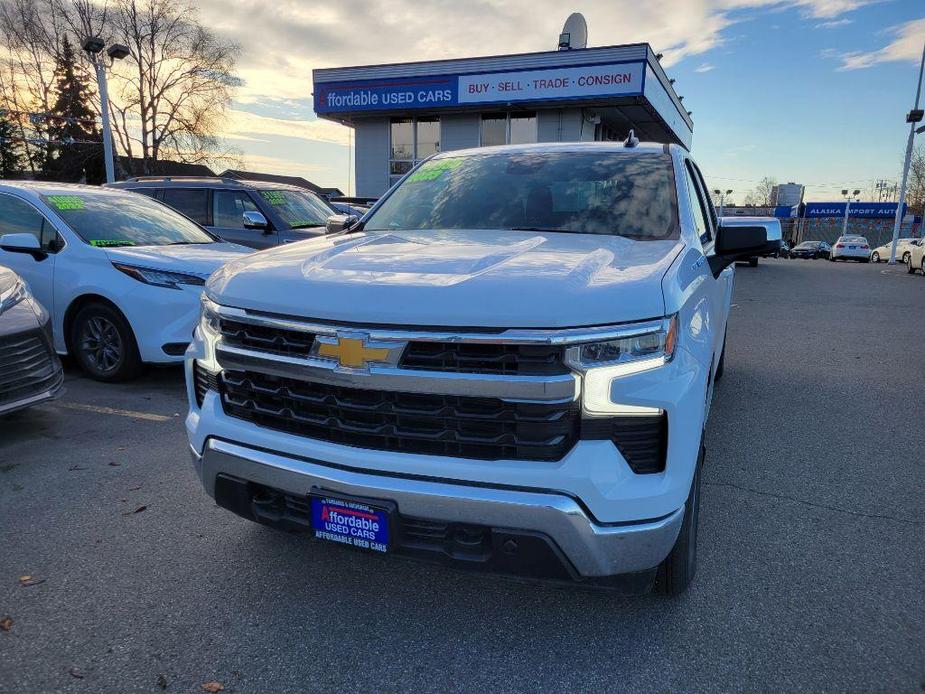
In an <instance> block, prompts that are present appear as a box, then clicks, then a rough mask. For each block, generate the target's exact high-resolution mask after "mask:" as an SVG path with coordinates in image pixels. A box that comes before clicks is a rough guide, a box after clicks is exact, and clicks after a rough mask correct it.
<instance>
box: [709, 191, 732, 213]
mask: <svg viewBox="0 0 925 694" xmlns="http://www.w3.org/2000/svg"><path fill="white" fill-rule="evenodd" d="M713 195H718V196H719V216H720V217H722V216H723V208H725V207H726V196H727V195H732V190H731V189H730V190H727V191H726V192H723V191H721V190H720V189H719V188H717V189H716V190H714V191H713Z"/></svg>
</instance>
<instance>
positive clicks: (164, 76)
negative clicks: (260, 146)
mask: <svg viewBox="0 0 925 694" xmlns="http://www.w3.org/2000/svg"><path fill="white" fill-rule="evenodd" d="M112 29H113V40H116V41H119V42H120V43H125V44H126V45H127V46H128V47H129V50H130V55H129V57H128V58H127V59H126V60H125V61H122V63H120V64H117V65H116V66H114V71H113V77H112V80H111V85H112V87H111V99H110V100H111V102H112V110H113V120H114V124H113V127H114V129H115V132H116V137H117V139H118V142H119V145H120V146H121V148H122V149H123V150H124V151H125V153H126V154H127V155H128V156H129V157H132V158H137V159H140V160H141V168H142V169H143V170H142V171H135V172H134V173H151V172H152V169H153V168H154V163H155V162H157V161H158V160H161V159H168V158H169V159H173V160H176V161H183V162H189V163H203V162H215V161H217V160H222V159H224V158H226V157H228V156H231V154H232V153H231V152H230V151H227V150H223V149H222V145H221V140H220V139H219V138H218V133H219V131H220V129H221V126H222V124H223V121H224V118H225V112H226V108H227V106H228V103H229V102H230V100H231V97H232V95H233V93H234V89H235V88H236V87H237V86H238V84H239V80H238V78H237V77H235V76H234V67H235V59H236V58H237V55H238V51H239V49H238V47H237V45H235V44H233V43H229V42H227V41H224V40H222V39H221V38H219V37H218V36H216V35H215V34H214V33H212V32H211V31H210V30H209V29H207V28H206V27H204V26H202V25H201V24H200V23H199V18H198V12H197V10H196V8H195V7H193V6H192V5H188V4H185V3H183V2H178V1H177V0H119V2H118V4H117V5H116V7H115V8H114V11H113V14H112Z"/></svg>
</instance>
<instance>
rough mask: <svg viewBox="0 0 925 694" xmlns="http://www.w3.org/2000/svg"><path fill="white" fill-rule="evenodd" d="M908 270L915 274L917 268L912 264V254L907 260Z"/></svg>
mask: <svg viewBox="0 0 925 694" xmlns="http://www.w3.org/2000/svg"><path fill="white" fill-rule="evenodd" d="M923 262H925V261H923ZM906 272H908V273H909V274H910V275H914V274H915V268H914V267H913V266H912V257H911V256H910V258H909V260H908V261H906ZM923 272H925V270H923Z"/></svg>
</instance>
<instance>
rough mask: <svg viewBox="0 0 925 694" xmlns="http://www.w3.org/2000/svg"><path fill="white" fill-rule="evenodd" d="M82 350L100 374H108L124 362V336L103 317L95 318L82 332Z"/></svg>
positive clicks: (84, 326) (85, 324)
mask: <svg viewBox="0 0 925 694" xmlns="http://www.w3.org/2000/svg"><path fill="white" fill-rule="evenodd" d="M80 350H81V352H83V354H84V356H85V357H86V359H87V361H88V362H89V363H90V364H91V365H92V366H93V367H95V368H96V369H97V370H98V371H99V372H100V373H108V372H109V371H112V370H114V369H115V368H117V367H118V366H119V363H120V362H121V361H122V351H123V345H122V336H121V335H119V329H118V328H117V327H116V326H115V325H114V324H113V323H112V322H111V321H109V320H108V319H107V318H105V317H103V316H93V317H92V318H90V319H89V320H88V321H87V322H86V323H84V325H83V329H82V330H81V332H80Z"/></svg>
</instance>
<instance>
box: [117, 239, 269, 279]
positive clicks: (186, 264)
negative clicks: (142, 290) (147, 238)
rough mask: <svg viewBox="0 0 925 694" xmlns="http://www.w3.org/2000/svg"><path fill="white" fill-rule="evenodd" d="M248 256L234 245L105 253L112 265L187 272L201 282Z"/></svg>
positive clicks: (128, 248) (137, 248) (136, 248)
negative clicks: (120, 264)
mask: <svg viewBox="0 0 925 694" xmlns="http://www.w3.org/2000/svg"><path fill="white" fill-rule="evenodd" d="M248 253H253V249H251V248H246V247H244V246H239V245H237V244H234V243H191V244H189V245H186V246H123V247H119V248H107V249H106V255H107V256H109V259H110V260H111V261H112V262H114V263H126V264H127V265H138V266H141V267H147V268H152V269H154V270H167V271H169V272H186V273H189V274H193V275H199V276H201V277H203V278H205V277H208V276H209V275H211V274H212V273H213V272H215V271H216V270H217V269H218V268H220V267H221V266H222V265H224V264H225V263H227V262H228V261H229V260H235V259H237V258H240V257H241V256H243V255H246V254H248Z"/></svg>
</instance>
